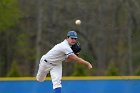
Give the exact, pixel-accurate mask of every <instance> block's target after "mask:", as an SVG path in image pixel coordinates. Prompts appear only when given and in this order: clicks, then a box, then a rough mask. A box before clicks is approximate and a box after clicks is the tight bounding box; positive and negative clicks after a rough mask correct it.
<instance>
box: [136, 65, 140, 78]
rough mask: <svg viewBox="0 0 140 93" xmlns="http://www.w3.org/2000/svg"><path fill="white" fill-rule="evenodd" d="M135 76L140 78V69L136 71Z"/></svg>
mask: <svg viewBox="0 0 140 93" xmlns="http://www.w3.org/2000/svg"><path fill="white" fill-rule="evenodd" d="M135 75H137V76H140V67H138V69H136V71H135Z"/></svg>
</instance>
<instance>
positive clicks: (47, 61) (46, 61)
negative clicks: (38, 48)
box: [44, 59, 56, 66]
mask: <svg viewBox="0 0 140 93" xmlns="http://www.w3.org/2000/svg"><path fill="white" fill-rule="evenodd" d="M44 61H45V62H46V63H47V62H48V61H47V60H46V59H45V60H44ZM48 63H49V64H51V65H53V66H56V65H55V64H53V63H50V62H48Z"/></svg>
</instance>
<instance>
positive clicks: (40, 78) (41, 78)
mask: <svg viewBox="0 0 140 93" xmlns="http://www.w3.org/2000/svg"><path fill="white" fill-rule="evenodd" d="M36 80H37V81H38V82H43V81H44V77H39V76H36Z"/></svg>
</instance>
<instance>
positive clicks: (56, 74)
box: [50, 64, 62, 93]
mask: <svg viewBox="0 0 140 93" xmlns="http://www.w3.org/2000/svg"><path fill="white" fill-rule="evenodd" d="M50 74H51V78H52V83H53V89H54V92H55V93H61V87H62V85H61V79H62V64H60V65H57V66H54V67H53V69H51V71H50Z"/></svg>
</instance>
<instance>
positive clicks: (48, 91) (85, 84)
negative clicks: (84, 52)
mask: <svg viewBox="0 0 140 93" xmlns="http://www.w3.org/2000/svg"><path fill="white" fill-rule="evenodd" d="M62 85H63V87H62V93H140V77H138V76H123V77H64V78H63V80H62ZM0 93H53V89H52V82H51V80H50V79H49V78H47V79H46V81H44V82H42V83H40V82H37V81H36V80H35V78H0Z"/></svg>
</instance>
